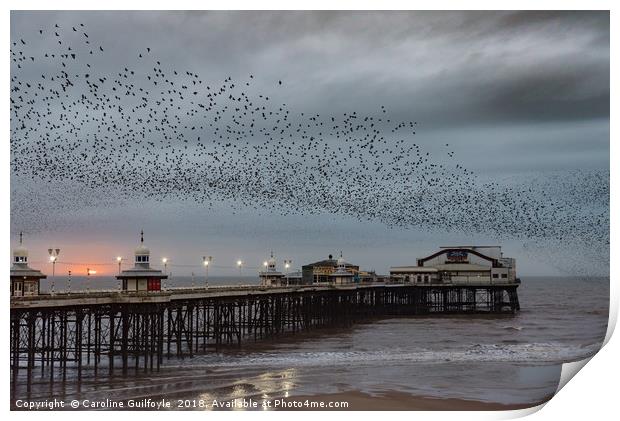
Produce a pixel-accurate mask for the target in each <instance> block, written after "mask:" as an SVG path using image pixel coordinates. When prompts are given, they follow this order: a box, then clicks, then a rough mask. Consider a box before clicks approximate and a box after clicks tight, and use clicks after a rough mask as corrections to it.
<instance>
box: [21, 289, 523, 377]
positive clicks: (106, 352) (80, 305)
mask: <svg viewBox="0 0 620 421" xmlns="http://www.w3.org/2000/svg"><path fill="white" fill-rule="evenodd" d="M518 286H519V283H518V282H505V283H502V282H497V283H488V282H484V283H478V284H477V283H468V284H450V283H435V284H405V283H398V284H350V285H333V284H331V285H308V286H295V287H283V286H279V287H266V286H242V287H238V286H235V287H202V288H178V289H170V290H162V291H156V292H153V291H148V292H147V291H144V292H140V291H139V292H128V291H119V290H115V291H100V292H95V291H92V292H75V293H58V294H53V295H52V294H39V295H34V296H21V297H12V298H11V310H10V313H11V315H10V319H11V320H10V324H11V333H10V341H11V356H10V360H11V361H10V364H11V375H12V381H16V380H17V379H18V377H19V376H20V375H21V376H25V377H26V379H27V383H28V385H30V383H31V380H32V377H33V376H34V375H36V374H37V373H38V374H39V375H40V376H41V377H47V378H49V380H50V381H51V382H54V381H65V380H66V379H67V373H68V371H69V370H74V373H75V375H76V376H77V378H78V379H79V378H81V376H82V372H83V371H84V370H86V369H88V370H92V371H93V372H94V374H95V375H98V374H101V375H105V374H112V373H115V372H117V371H118V370H121V371H122V372H123V373H127V372H128V371H130V370H135V371H138V370H142V371H146V372H148V371H150V370H159V369H160V367H161V365H162V364H163V362H164V359H169V358H191V357H193V356H194V355H197V354H200V353H205V352H209V351H211V350H218V349H221V348H223V347H231V346H234V347H240V346H242V345H243V343H244V342H247V341H259V340H263V339H275V338H278V337H280V336H283V335H293V334H295V333H298V332H302V331H310V330H312V329H316V328H320V327H326V326H351V325H352V324H354V323H355V322H358V321H364V320H368V319H372V318H380V317H390V316H416V315H431V314H433V315H440V314H466V313H470V314H471V313H515V312H516V311H518V310H519V309H520V307H519V300H518V296H517V288H518ZM20 373H21V374H20Z"/></svg>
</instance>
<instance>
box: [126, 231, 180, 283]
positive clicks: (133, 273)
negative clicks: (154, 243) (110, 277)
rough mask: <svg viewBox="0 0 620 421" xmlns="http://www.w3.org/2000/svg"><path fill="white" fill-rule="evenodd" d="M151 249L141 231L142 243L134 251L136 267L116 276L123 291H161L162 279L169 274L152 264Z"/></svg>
mask: <svg viewBox="0 0 620 421" xmlns="http://www.w3.org/2000/svg"><path fill="white" fill-rule="evenodd" d="M150 254H151V251H150V250H149V249H148V247H146V246H145V245H144V232H143V231H141V232H140V245H139V246H138V247H137V248H136V250H135V252H134V267H132V268H131V269H127V270H124V271H122V272H121V273H120V274H118V275H117V276H116V279H119V280H120V281H121V289H122V290H123V291H129V292H131V291H161V281H162V279H167V278H168V275H166V274H164V273H163V272H162V271H161V270H158V269H153V268H151V266H150Z"/></svg>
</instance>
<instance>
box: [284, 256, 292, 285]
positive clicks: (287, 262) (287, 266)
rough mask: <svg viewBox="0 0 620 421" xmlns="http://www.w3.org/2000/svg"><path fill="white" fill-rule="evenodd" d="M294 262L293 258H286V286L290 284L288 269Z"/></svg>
mask: <svg viewBox="0 0 620 421" xmlns="http://www.w3.org/2000/svg"><path fill="white" fill-rule="evenodd" d="M292 264H293V261H292V260H285V261H284V277H285V278H286V286H288V282H289V281H288V270H289V268H290V267H291V265H292Z"/></svg>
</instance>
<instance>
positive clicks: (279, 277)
mask: <svg viewBox="0 0 620 421" xmlns="http://www.w3.org/2000/svg"><path fill="white" fill-rule="evenodd" d="M263 266H264V270H263V271H261V272H259V273H258V277H259V278H260V284H261V285H262V286H266V287H270V286H280V285H283V280H284V274H283V273H282V272H279V271H278V270H277V269H276V259H275V257H273V252H271V257H269V260H267V261H265V263H264V264H263Z"/></svg>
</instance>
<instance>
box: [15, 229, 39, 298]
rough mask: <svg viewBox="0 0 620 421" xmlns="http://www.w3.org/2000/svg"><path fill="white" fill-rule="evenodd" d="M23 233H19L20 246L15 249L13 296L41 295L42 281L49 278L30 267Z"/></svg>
mask: <svg viewBox="0 0 620 421" xmlns="http://www.w3.org/2000/svg"><path fill="white" fill-rule="evenodd" d="M22 240H23V233H21V232H20V233H19V246H17V247H16V248H14V249H13V262H12V263H13V264H12V266H11V296H12V297H22V296H28V295H39V292H40V281H41V279H45V278H47V276H46V275H44V274H43V273H41V271H40V270H37V269H33V268H31V267H29V266H28V249H27V248H26V247H24V245H23V241H22Z"/></svg>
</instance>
